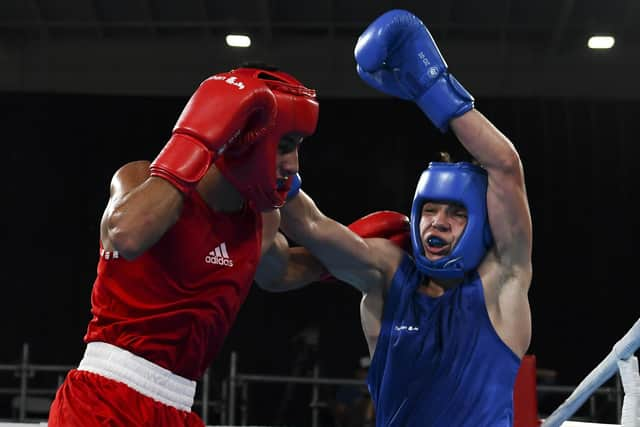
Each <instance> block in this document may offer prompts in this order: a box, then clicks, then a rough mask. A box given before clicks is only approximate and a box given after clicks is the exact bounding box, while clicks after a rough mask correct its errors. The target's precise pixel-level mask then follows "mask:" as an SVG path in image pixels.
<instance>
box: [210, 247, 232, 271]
mask: <svg viewBox="0 0 640 427" xmlns="http://www.w3.org/2000/svg"><path fill="white" fill-rule="evenodd" d="M204 262H206V263H207V264H217V265H224V266H226V267H233V260H232V259H231V258H230V257H229V254H228V253H227V244H226V243H225V242H222V243H220V244H219V245H218V246H216V247H215V248H214V249H213V250H212V251H211V252H209V255H207V256H205V257H204Z"/></svg>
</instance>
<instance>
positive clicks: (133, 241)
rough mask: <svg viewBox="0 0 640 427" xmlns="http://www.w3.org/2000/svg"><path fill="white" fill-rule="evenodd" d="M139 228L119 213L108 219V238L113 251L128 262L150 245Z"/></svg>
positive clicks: (109, 216) (116, 212)
mask: <svg viewBox="0 0 640 427" xmlns="http://www.w3.org/2000/svg"><path fill="white" fill-rule="evenodd" d="M139 228H140V227H138V226H136V225H134V224H132V223H131V222H130V221H128V220H127V219H126V218H124V216H123V215H122V214H121V213H119V212H118V211H114V212H112V213H111V215H108V216H107V218H106V232H107V238H108V240H109V242H110V243H111V246H112V247H113V249H114V250H116V251H118V253H119V254H120V256H122V257H123V258H125V259H126V260H129V261H132V260H134V259H136V258H137V257H139V256H140V255H141V254H142V253H143V252H144V251H145V250H146V249H147V246H148V244H147V242H146V241H145V238H144V235H142V233H140V231H139Z"/></svg>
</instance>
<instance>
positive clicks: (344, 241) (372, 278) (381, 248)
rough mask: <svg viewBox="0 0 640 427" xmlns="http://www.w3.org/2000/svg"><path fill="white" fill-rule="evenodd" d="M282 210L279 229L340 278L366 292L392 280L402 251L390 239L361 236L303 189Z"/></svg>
mask: <svg viewBox="0 0 640 427" xmlns="http://www.w3.org/2000/svg"><path fill="white" fill-rule="evenodd" d="M280 212H281V215H282V221H281V224H280V229H281V230H282V231H283V232H284V233H285V234H286V235H287V236H288V237H289V238H290V239H292V240H293V241H295V242H296V243H298V244H300V245H302V246H304V247H305V248H306V249H307V250H308V251H309V252H310V253H311V254H313V256H314V257H316V258H317V259H318V260H319V261H320V262H322V264H323V265H324V266H325V267H326V269H327V270H328V271H329V272H330V273H331V274H332V275H333V276H334V277H336V278H337V279H340V280H342V281H344V282H346V283H349V284H350V285H352V286H354V287H356V288H357V289H359V290H360V291H362V292H364V293H367V292H369V291H370V290H371V289H372V288H374V287H375V288H379V287H386V285H388V283H390V282H391V278H392V276H393V274H394V273H395V270H396V269H397V267H398V265H399V264H400V261H401V259H402V256H403V251H402V250H401V249H399V248H398V247H397V246H396V245H395V244H394V243H392V242H391V241H390V240H387V239H383V238H373V239H363V238H361V237H360V236H359V235H357V234H355V233H354V232H352V231H351V230H350V229H349V228H347V227H345V226H344V225H342V224H340V223H338V222H337V221H335V220H333V219H331V218H329V217H327V216H326V215H324V214H323V213H322V212H321V211H320V210H319V209H318V207H317V206H316V204H315V203H314V202H313V200H311V198H310V197H309V196H308V195H307V194H306V193H305V192H304V191H300V193H299V194H298V195H297V196H296V197H294V198H293V199H292V200H290V201H289V202H288V203H287V204H286V205H285V206H284V207H282V208H281V209H280Z"/></svg>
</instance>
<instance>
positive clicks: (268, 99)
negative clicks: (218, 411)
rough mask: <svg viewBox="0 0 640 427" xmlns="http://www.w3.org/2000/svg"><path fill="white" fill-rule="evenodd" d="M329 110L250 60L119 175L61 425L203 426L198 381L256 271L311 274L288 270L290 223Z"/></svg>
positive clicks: (57, 421)
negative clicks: (197, 407) (158, 146)
mask: <svg viewBox="0 0 640 427" xmlns="http://www.w3.org/2000/svg"><path fill="white" fill-rule="evenodd" d="M317 119H318V103H317V100H316V97H315V92H314V91H313V90H311V89H308V88H306V87H304V86H303V85H302V84H301V83H300V82H299V81H298V80H296V79H295V78H293V77H292V76H290V75H289V74H286V73H284V72H282V71H278V70H275V69H270V68H255V67H242V68H239V69H235V70H232V71H230V72H228V73H222V74H218V75H215V76H212V77H210V78H209V79H207V80H206V81H205V82H203V83H202V84H201V85H200V87H199V88H198V89H197V90H196V92H195V93H194V95H193V96H192V97H191V99H190V101H189V103H188V104H187V106H186V107H185V109H184V111H183V112H182V114H181V116H180V118H179V120H178V122H177V124H176V126H175V128H174V130H173V133H172V136H171V138H170V139H169V141H168V142H167V144H166V145H165V147H164V148H163V149H162V151H161V152H160V154H159V155H158V156H157V158H156V159H155V160H154V161H153V162H151V163H150V162H148V161H137V162H132V163H128V164H126V165H124V166H123V167H122V168H120V169H119V170H118V171H117V172H116V173H115V175H114V177H113V179H112V181H111V189H110V193H111V194H110V199H109V202H108V204H107V207H106V209H105V211H104V214H103V216H102V221H101V226H100V258H99V261H98V268H97V277H96V280H95V282H94V285H93V290H92V295H91V312H92V314H93V318H92V320H91V321H90V323H89V326H88V329H87V333H86V335H85V337H84V340H85V342H86V343H87V348H86V351H85V354H84V357H83V359H82V361H81V362H80V365H79V366H78V368H77V369H75V370H72V371H71V372H70V373H69V374H68V376H67V378H66V379H65V381H64V383H63V384H62V385H61V387H60V388H59V390H58V392H57V394H56V398H55V400H54V402H53V404H52V406H51V410H50V414H49V422H48V425H49V426H50V427H58V426H64V427H80V426H82V427H92V426H105V425H109V426H122V427H125V426H126V427H131V426H154V427H157V426H171V427H176V426H203V422H202V420H201V419H200V418H199V417H198V416H197V415H196V414H194V413H193V412H191V406H192V404H193V400H194V393H195V384H196V381H197V380H198V379H199V378H200V377H201V376H202V375H203V373H204V371H205V370H206V368H207V367H208V366H209V365H210V364H211V362H212V361H213V359H214V358H215V356H216V355H217V353H218V352H219V350H220V348H221V346H222V345H223V342H224V339H225V337H226V336H227V334H228V332H229V329H230V328H231V325H232V324H233V322H234V320H235V318H236V315H237V313H238V310H239V309H240V306H241V305H242V303H243V301H244V300H245V298H246V296H247V294H248V292H249V289H250V286H251V284H252V282H253V281H254V279H255V280H256V281H257V282H258V283H259V284H263V285H264V286H267V287H268V286H269V285H270V283H272V282H273V283H275V282H277V283H285V284H286V285H287V287H289V288H291V287H296V286H297V285H298V284H299V283H305V282H308V281H309V280H310V279H308V278H305V277H293V276H290V275H289V276H286V277H282V274H283V273H284V272H285V271H286V267H285V264H281V263H279V262H280V261H281V260H284V263H286V262H287V257H288V256H289V253H288V244H287V243H286V240H285V239H284V237H283V236H282V235H279V234H278V233H277V230H278V227H279V221H280V215H279V211H278V208H279V207H280V206H282V205H283V204H284V202H285V198H286V195H287V192H288V190H289V187H290V183H289V182H290V180H289V179H288V178H289V177H290V176H292V175H294V174H296V173H297V172H298V145H299V143H300V142H301V141H302V139H303V138H304V137H306V136H309V135H311V134H312V133H313V132H314V131H315V127H316V124H317ZM293 253H295V251H294V252H293ZM282 254H284V257H280V258H278V256H280V255H282ZM274 260H275V261H274ZM312 270H313V269H312ZM321 270H322V268H321V266H320V265H319V264H318V266H317V269H316V271H310V272H309V273H308V274H309V275H310V277H313V276H316V275H318V274H319V272H320V271H321Z"/></svg>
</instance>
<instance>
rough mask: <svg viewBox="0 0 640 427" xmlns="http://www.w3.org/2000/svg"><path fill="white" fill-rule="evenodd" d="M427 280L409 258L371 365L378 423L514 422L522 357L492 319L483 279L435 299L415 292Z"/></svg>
mask: <svg viewBox="0 0 640 427" xmlns="http://www.w3.org/2000/svg"><path fill="white" fill-rule="evenodd" d="M423 281H424V276H422V274H420V272H419V271H418V270H417V269H416V267H415V264H414V263H413V260H412V259H411V258H410V257H409V256H408V255H406V256H405V259H404V260H403V261H402V263H401V265H400V268H399V269H398V271H397V272H396V275H395V276H394V278H393V281H392V284H391V288H390V289H389V292H388V294H387V296H386V299H385V306H384V314H383V320H382V328H381V332H380V336H379V338H378V343H377V346H376V348H375V354H374V358H373V360H372V364H371V367H370V370H369V377H368V384H369V390H370V392H371V395H372V397H373V399H374V402H375V406H376V422H377V425H379V426H421V427H424V426H432V427H436V426H437V427H441V426H442V427H449V426H454V425H455V426H474V427H479V426H491V427H507V426H511V424H512V421H513V399H512V393H513V384H514V381H515V377H516V375H517V372H518V368H519V365H520V360H519V358H518V357H517V356H516V355H515V354H514V353H513V351H512V350H511V349H509V347H507V346H506V345H505V343H504V342H503V341H502V340H501V339H500V338H499V337H498V335H497V333H496V332H495V330H494V328H493V326H492V324H491V321H490V319H489V315H488V313H487V309H486V305H485V301H484V294H483V289H482V282H481V281H480V278H479V276H478V275H477V274H474V275H472V276H470V277H469V278H467V279H466V280H465V281H464V282H463V283H462V284H461V285H459V286H457V287H456V288H453V289H451V290H448V291H447V292H445V294H444V295H442V296H440V297H437V298H432V297H429V296H427V295H424V294H422V293H420V292H418V291H417V289H418V287H419V286H420V284H421V283H423Z"/></svg>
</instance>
